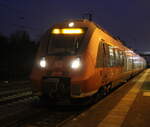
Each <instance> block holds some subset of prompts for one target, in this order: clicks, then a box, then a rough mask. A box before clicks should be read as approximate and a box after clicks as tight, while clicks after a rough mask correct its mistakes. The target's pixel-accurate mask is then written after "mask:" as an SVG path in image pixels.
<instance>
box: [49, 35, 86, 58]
mask: <svg viewBox="0 0 150 127" xmlns="http://www.w3.org/2000/svg"><path fill="white" fill-rule="evenodd" d="M82 40H83V35H52V36H51V37H50V40H49V44H48V54H49V55H57V54H58V55H59V54H60V55H71V54H75V53H76V52H77V51H78V49H79V48H80V46H81V44H82Z"/></svg>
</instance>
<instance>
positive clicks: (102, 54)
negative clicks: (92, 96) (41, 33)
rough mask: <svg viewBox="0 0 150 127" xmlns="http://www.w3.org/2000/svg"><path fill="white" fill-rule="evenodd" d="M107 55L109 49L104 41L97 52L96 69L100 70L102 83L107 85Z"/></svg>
mask: <svg viewBox="0 0 150 127" xmlns="http://www.w3.org/2000/svg"><path fill="white" fill-rule="evenodd" d="M107 56H108V55H107V47H106V44H105V43H104V41H100V42H99V45H98V52H97V62H96V68H99V76H100V77H99V78H100V81H101V83H100V84H105V82H106V80H107V76H108V75H107V69H106V68H107V61H108V58H106V57H107Z"/></svg>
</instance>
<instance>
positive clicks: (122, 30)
mask: <svg viewBox="0 0 150 127" xmlns="http://www.w3.org/2000/svg"><path fill="white" fill-rule="evenodd" d="M87 12H92V13H93V21H94V22H96V23H97V24H99V25H101V26H102V27H103V28H104V29H106V30H107V31H108V32H110V33H111V34H112V35H114V36H119V37H120V38H121V39H122V40H124V41H126V42H127V46H129V47H131V48H133V49H135V50H137V51H149V50H150V36H149V35H150V0H0V33H3V34H4V35H10V34H11V33H13V32H14V31H16V30H27V31H28V32H29V33H30V35H31V36H32V39H35V40H38V39H39V38H40V36H41V35H42V34H43V33H44V31H45V30H46V29H48V28H49V27H50V26H51V25H53V24H54V23H56V22H60V21H63V20H66V19H78V18H81V17H82V15H83V14H84V13H87Z"/></svg>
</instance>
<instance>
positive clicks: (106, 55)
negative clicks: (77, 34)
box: [102, 42, 110, 85]
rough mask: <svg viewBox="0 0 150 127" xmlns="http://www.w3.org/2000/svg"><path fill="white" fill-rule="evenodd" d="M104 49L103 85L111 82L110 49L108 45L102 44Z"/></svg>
mask: <svg viewBox="0 0 150 127" xmlns="http://www.w3.org/2000/svg"><path fill="white" fill-rule="evenodd" d="M102 49H103V71H102V83H103V84H104V85H105V84H107V83H108V82H109V80H108V79H109V74H110V73H109V72H110V70H109V68H108V67H109V47H108V45H107V44H106V43H104V42H103V43H102Z"/></svg>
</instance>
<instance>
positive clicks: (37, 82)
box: [31, 19, 146, 98]
mask: <svg viewBox="0 0 150 127" xmlns="http://www.w3.org/2000/svg"><path fill="white" fill-rule="evenodd" d="M145 67H146V61H145V60H144V59H143V58H142V57H140V56H139V55H138V54H136V53H134V52H133V51H132V50H130V49H129V48H127V47H126V46H124V45H123V44H122V42H121V41H120V40H118V39H115V38H114V37H113V36H111V35H110V34H109V33H108V32H106V31H105V30H104V29H103V28H101V27H100V26H98V25H97V24H95V23H94V22H91V21H89V20H85V19H84V20H73V21H65V22H62V23H59V24H55V25H53V26H52V27H51V28H50V29H48V30H47V32H46V33H45V34H44V35H43V37H42V38H41V40H40V46H39V49H38V52H37V56H36V60H35V65H34V67H33V70H32V73H31V80H32V82H33V88H34V94H36V95H38V96H47V97H50V98H86V97H91V96H94V95H101V94H105V93H106V92H108V91H109V90H110V89H111V87H113V86H114V85H115V84H116V83H117V82H121V81H123V80H126V79H128V78H129V77H131V76H133V75H135V74H137V73H139V72H141V71H142V70H143V69H144V68H145Z"/></svg>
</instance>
